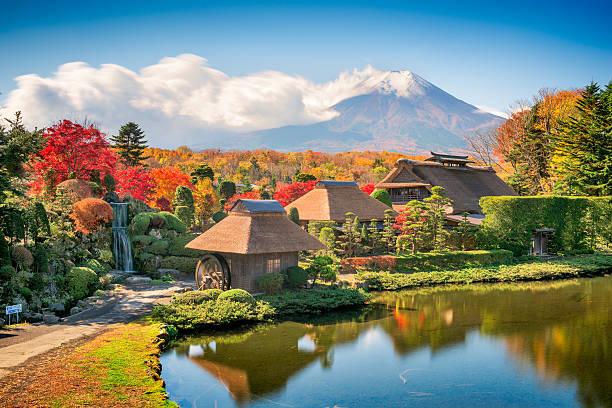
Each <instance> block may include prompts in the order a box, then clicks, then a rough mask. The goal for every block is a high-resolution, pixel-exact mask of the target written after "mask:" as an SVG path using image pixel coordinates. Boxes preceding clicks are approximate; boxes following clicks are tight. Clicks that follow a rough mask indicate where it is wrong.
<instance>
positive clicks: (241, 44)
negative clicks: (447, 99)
mask: <svg viewBox="0 0 612 408" xmlns="http://www.w3.org/2000/svg"><path fill="white" fill-rule="evenodd" d="M172 3H173V2H169V1H163V2H158V1H148V2H131V1H125V0H124V1H121V2H115V1H106V2H67V1H52V2H49V1H45V2H42V1H41V2H33V1H21V2H6V3H5V4H3V8H2V14H1V15H0V51H1V53H2V54H1V55H3V56H4V57H5V59H4V62H3V63H2V64H0V92H2V95H0V101H3V102H6V100H7V98H8V97H9V94H10V92H11V91H13V90H14V89H16V88H17V84H16V83H15V81H14V80H13V79H14V78H15V77H17V76H19V75H24V74H37V75H39V76H40V77H43V78H45V77H50V76H53V74H54V72H55V71H56V70H57V69H58V67H59V66H60V65H62V64H65V63H68V62H74V61H83V62H85V63H87V64H89V65H90V66H92V67H94V68H98V67H99V65H100V64H105V63H112V64H117V65H121V66H122V67H125V68H127V69H129V70H132V71H135V72H138V71H139V70H140V69H141V68H143V67H145V66H149V65H153V64H156V63H157V62H158V61H160V60H161V59H162V58H164V57H175V56H177V55H180V54H184V53H190V54H196V55H198V56H200V57H203V58H205V59H206V60H207V64H208V65H209V66H210V67H212V68H214V69H216V70H219V71H222V72H224V73H225V74H227V75H229V76H244V75H249V74H253V73H256V72H259V71H262V70H274V71H279V72H282V73H285V74H288V75H299V76H302V77H304V78H307V79H309V80H311V81H314V82H315V83H323V82H326V81H330V80H333V79H335V78H337V77H338V74H339V73H340V72H342V71H346V70H353V69H355V68H357V69H360V70H361V69H363V68H364V67H366V66H367V65H371V66H372V67H374V68H376V69H379V70H387V69H394V70H411V71H413V72H415V73H417V74H419V75H420V76H422V77H424V78H425V79H427V80H429V81H430V82H432V83H434V84H436V85H437V86H439V87H441V88H442V89H444V90H446V91H448V92H450V93H451V94H453V95H455V96H457V97H459V98H461V99H463V100H465V101H467V102H469V103H472V104H474V105H478V106H487V107H490V108H492V109H496V110H499V111H504V110H506V109H507V108H508V106H509V105H510V104H512V103H513V102H515V101H516V100H518V99H520V98H528V97H530V96H531V95H533V94H534V93H535V92H536V91H537V90H538V89H540V88H542V87H556V88H573V87H581V86H583V85H584V84H586V83H587V82H589V81H591V80H595V81H598V82H600V83H607V82H608V81H610V80H611V79H612V29H610V26H609V18H610V15H612V6H611V4H610V2H605V1H595V2H580V3H579V2H569V1H557V2H550V1H546V2H534V1H530V2H522V1H519V2H482V1H473V2H460V1H444V2H424V1H419V2H411V1H405V2H393V1H391V2H389V1H385V2H367V1H361V2H331V1H326V2H308V4H306V3H302V2H297V1H296V2H266V1H257V2H222V3H215V2H180V5H178V6H177V5H174V4H172ZM464 3H469V4H464ZM7 62H8V63H7Z"/></svg>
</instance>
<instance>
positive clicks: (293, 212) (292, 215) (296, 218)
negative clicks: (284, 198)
mask: <svg viewBox="0 0 612 408" xmlns="http://www.w3.org/2000/svg"><path fill="white" fill-rule="evenodd" d="M288 217H289V219H290V220H291V221H293V222H294V223H295V224H297V225H300V213H299V212H298V209H297V208H295V207H291V208H290V209H289V214H288Z"/></svg>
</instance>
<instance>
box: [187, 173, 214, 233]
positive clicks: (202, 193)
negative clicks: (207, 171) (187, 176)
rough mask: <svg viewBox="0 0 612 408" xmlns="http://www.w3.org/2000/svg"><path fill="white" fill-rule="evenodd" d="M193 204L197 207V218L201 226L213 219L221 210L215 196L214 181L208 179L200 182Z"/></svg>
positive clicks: (197, 184) (195, 190)
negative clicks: (207, 220) (214, 214)
mask: <svg viewBox="0 0 612 408" xmlns="http://www.w3.org/2000/svg"><path fill="white" fill-rule="evenodd" d="M193 204H194V206H195V217H196V219H197V220H198V222H199V223H200V225H203V224H205V222H206V219H208V218H209V217H211V216H212V215H213V213H214V212H215V211H217V210H218V209H219V206H218V203H217V197H216V196H215V193H214V189H213V185H212V181H211V180H210V179H208V178H205V179H202V180H198V182H197V183H196V184H195V186H194V189H193Z"/></svg>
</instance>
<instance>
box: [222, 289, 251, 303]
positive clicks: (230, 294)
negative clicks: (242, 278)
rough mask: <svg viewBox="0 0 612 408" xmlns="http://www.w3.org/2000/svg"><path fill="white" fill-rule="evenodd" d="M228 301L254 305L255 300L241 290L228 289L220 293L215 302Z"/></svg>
mask: <svg viewBox="0 0 612 408" xmlns="http://www.w3.org/2000/svg"><path fill="white" fill-rule="evenodd" d="M222 300H230V301H232V302H239V303H248V304H255V298H254V297H253V295H251V294H250V293H249V292H247V291H246V290H243V289H230V290H226V291H225V292H223V293H221V294H220V295H219V297H218V298H217V301H222Z"/></svg>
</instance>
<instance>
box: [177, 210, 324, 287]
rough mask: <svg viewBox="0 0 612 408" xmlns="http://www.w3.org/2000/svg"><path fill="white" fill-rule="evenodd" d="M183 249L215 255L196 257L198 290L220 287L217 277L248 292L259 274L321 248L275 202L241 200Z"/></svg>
mask: <svg viewBox="0 0 612 408" xmlns="http://www.w3.org/2000/svg"><path fill="white" fill-rule="evenodd" d="M185 247H186V248H192V249H199V250H203V251H210V252H213V253H214V254H215V257H216V258H212V259H211V258H208V259H206V260H204V258H202V259H203V261H201V262H200V263H199V264H198V267H197V269H196V278H197V280H198V286H199V287H219V288H226V286H225V285H221V284H219V281H220V279H221V278H220V276H221V275H223V280H224V281H227V282H228V283H231V287H232V288H240V289H245V290H248V291H251V292H254V291H257V289H258V288H257V279H258V278H259V277H261V276H262V275H264V274H266V273H278V272H281V271H284V270H286V269H287V268H288V267H290V266H297V264H298V252H299V251H306V250H318V249H324V248H325V246H324V245H323V244H322V243H321V242H319V240H318V239H316V238H314V237H313V236H312V235H310V234H308V233H307V232H305V231H304V230H302V229H301V228H300V227H299V226H297V225H295V224H294V223H293V222H291V220H289V218H288V217H287V213H286V212H285V210H284V209H283V207H282V206H281V205H280V203H279V202H278V201H276V200H244V199H241V200H238V201H237V202H236V204H234V206H233V207H232V209H231V210H230V211H229V216H228V217H226V218H224V219H223V220H222V221H221V222H219V223H218V224H216V225H214V226H213V227H212V228H210V229H209V230H207V231H206V232H204V233H203V234H201V235H200V236H199V237H197V238H196V239H194V240H193V241H191V242H189V243H188V244H187V245H186V246H185ZM200 275H202V276H200ZM201 282H202V284H201ZM205 282H212V283H211V284H208V283H205ZM204 283H205V284H204ZM215 285H216V286H215Z"/></svg>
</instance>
